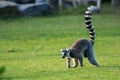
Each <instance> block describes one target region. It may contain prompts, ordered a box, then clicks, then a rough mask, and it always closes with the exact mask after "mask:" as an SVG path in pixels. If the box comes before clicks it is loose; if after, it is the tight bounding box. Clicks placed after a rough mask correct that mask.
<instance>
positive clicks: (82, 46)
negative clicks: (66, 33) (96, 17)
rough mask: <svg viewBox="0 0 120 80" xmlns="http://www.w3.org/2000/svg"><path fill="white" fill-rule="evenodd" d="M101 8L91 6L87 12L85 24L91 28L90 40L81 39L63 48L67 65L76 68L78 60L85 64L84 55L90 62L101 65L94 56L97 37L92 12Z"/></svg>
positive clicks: (63, 56)
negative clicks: (72, 63) (72, 62)
mask: <svg viewBox="0 0 120 80" xmlns="http://www.w3.org/2000/svg"><path fill="white" fill-rule="evenodd" d="M99 11H100V10H99V8H98V7H96V6H90V7H88V8H87V11H86V12H85V24H86V28H87V29H88V30H89V34H90V40H87V39H80V40H77V41H76V42H75V43H73V45H72V46H71V47H70V48H68V49H65V50H63V49H61V52H62V58H65V57H66V58H67V67H68V68H74V67H77V66H78V61H79V62H80V65H81V66H83V55H84V57H85V58H86V57H87V58H88V60H89V62H90V63H91V64H93V65H95V66H99V64H98V63H97V61H96V60H95V57H94V49H93V45H94V39H95V30H94V27H93V25H92V13H93V12H97V13H98V12H99ZM71 58H73V60H74V66H71V65H70V62H71Z"/></svg>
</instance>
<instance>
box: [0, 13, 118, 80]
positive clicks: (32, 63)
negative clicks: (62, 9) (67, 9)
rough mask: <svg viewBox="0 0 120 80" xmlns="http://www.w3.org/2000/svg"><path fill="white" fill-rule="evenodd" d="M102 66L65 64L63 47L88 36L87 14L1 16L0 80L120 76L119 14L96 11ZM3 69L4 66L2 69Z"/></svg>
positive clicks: (85, 79) (115, 79)
mask: <svg viewBox="0 0 120 80" xmlns="http://www.w3.org/2000/svg"><path fill="white" fill-rule="evenodd" d="M93 24H94V27H95V30H96V42H95V46H94V48H95V56H96V59H97V61H98V62H99V64H100V65H101V66H100V67H94V66H93V65H91V64H90V63H89V62H88V60H87V59H84V65H85V66H84V67H79V66H78V67H77V68H74V69H67V68H66V60H65V59H62V58H61V53H60V49H61V48H68V47H69V46H70V45H71V44H72V43H73V42H74V41H75V40H77V39H79V38H88V39H89V34H88V31H87V29H86V28H85V24H84V15H76V16H59V17H58V16H56V17H46V18H37V17H36V18H35V17H34V18H31V17H30V18H19V19H11V20H7V21H5V20H0V66H1V69H0V71H1V72H0V80H119V79H120V51H119V49H120V16H119V15H112V14H111V15H105V14H101V15H94V16H93ZM2 69H4V70H2Z"/></svg>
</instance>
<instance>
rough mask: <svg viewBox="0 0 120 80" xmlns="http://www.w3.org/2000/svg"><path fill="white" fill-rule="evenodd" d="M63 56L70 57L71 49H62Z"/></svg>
mask: <svg viewBox="0 0 120 80" xmlns="http://www.w3.org/2000/svg"><path fill="white" fill-rule="evenodd" d="M61 53H62V58H65V57H70V49H61Z"/></svg>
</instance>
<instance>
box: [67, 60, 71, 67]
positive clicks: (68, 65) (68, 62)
mask: <svg viewBox="0 0 120 80" xmlns="http://www.w3.org/2000/svg"><path fill="white" fill-rule="evenodd" d="M70 62H71V58H67V68H70V67H71V65H70Z"/></svg>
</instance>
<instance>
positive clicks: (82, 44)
mask: <svg viewBox="0 0 120 80" xmlns="http://www.w3.org/2000/svg"><path fill="white" fill-rule="evenodd" d="M88 47H92V43H91V42H90V41H89V40H87V39H79V40H77V41H76V42H75V43H74V44H73V45H72V46H71V49H76V50H81V51H83V50H86V49H87V48H88Z"/></svg>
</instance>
